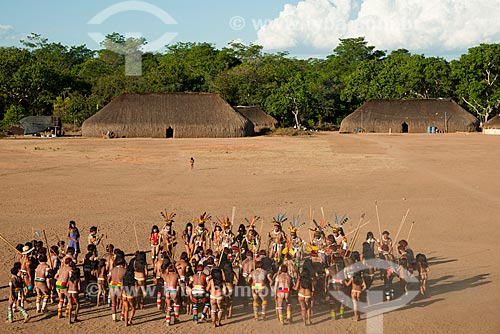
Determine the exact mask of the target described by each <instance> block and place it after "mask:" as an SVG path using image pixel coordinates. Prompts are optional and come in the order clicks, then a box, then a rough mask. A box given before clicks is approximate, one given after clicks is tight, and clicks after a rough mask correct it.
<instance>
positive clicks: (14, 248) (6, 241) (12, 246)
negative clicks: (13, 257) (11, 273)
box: [0, 234, 21, 254]
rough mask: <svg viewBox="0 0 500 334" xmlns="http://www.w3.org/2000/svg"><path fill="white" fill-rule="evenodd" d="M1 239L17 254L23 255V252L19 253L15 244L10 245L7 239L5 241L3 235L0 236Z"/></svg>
mask: <svg viewBox="0 0 500 334" xmlns="http://www.w3.org/2000/svg"><path fill="white" fill-rule="evenodd" d="M0 239H1V240H2V241H3V242H5V243H6V244H7V245H9V246H10V247H11V248H12V249H13V250H15V251H16V253H19V254H21V252H20V251H18V250H17V248H16V247H15V246H14V245H13V244H11V243H10V242H9V241H8V240H7V239H5V237H4V236H3V235H1V234H0Z"/></svg>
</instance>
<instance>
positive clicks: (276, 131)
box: [269, 128, 312, 137]
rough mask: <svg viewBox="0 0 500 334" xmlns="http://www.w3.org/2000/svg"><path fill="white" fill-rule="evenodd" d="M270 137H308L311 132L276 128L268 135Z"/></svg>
mask: <svg viewBox="0 0 500 334" xmlns="http://www.w3.org/2000/svg"><path fill="white" fill-rule="evenodd" d="M269 135H270V136H292V137H295V136H310V135H312V132H310V131H303V130H297V129H294V128H276V129H274V130H273V131H271V132H270V133H269Z"/></svg>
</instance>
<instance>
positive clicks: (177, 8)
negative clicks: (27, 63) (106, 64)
mask: <svg viewBox="0 0 500 334" xmlns="http://www.w3.org/2000/svg"><path fill="white" fill-rule="evenodd" d="M120 2H121V1H116V0H111V1H110V0H99V1H95V0H90V1H88V0H87V1H61V0H50V1H40V0H38V1H34V0H20V1H8V2H4V3H3V4H2V10H1V12H0V26H2V27H4V29H3V30H4V31H3V33H0V45H2V46H11V45H19V43H18V41H19V39H21V38H22V36H26V34H29V33H30V32H36V33H39V34H41V35H42V36H44V37H46V38H49V40H50V41H55V42H61V43H63V44H65V45H79V44H87V46H89V47H90V48H97V47H98V45H97V44H96V43H95V42H94V41H93V40H92V39H91V38H90V37H89V36H88V33H89V32H102V33H103V34H107V33H111V32H115V31H116V32H119V33H123V34H124V33H126V32H141V33H142V34H143V35H144V36H145V37H146V38H147V40H149V41H153V40H155V39H157V38H158V37H160V36H161V35H162V33H164V32H175V33H177V34H178V35H177V37H176V38H175V39H174V40H173V42H188V41H196V42H211V43H215V44H216V45H217V46H218V47H223V46H225V45H227V43H228V42H229V41H231V40H242V41H244V42H246V43H248V42H254V41H255V40H256V38H257V34H256V30H255V29H254V28H253V23H252V22H253V20H256V22H258V20H262V22H264V20H270V19H273V18H275V17H277V16H278V15H279V13H280V11H281V10H282V9H283V6H284V4H285V3H293V1H285V0H272V1H269V0H254V1H235V0H217V1H210V0H203V1H194V0H170V1H166V0H163V1H160V0H148V1H147V3H150V4H153V5H155V6H157V7H159V8H161V9H162V10H164V11H165V12H167V13H168V14H170V16H172V17H173V18H174V19H175V20H176V21H177V24H176V25H165V24H163V22H162V21H161V20H160V19H158V18H156V17H155V16H153V15H151V14H149V13H143V12H139V11H129V12H123V13H119V14H117V15H115V16H112V17H110V18H109V19H107V20H106V21H105V22H104V23H103V24H101V25H99V26H93V25H89V24H87V22H88V21H89V20H90V19H91V18H92V17H94V16H95V15H96V14H98V13H99V12H100V11H102V10H103V9H105V8H107V7H109V6H111V5H114V4H117V3H120ZM122 2H124V1H122ZM233 17H243V18H244V19H245V25H244V26H242V25H241V23H238V22H240V21H238V20H236V21H234V20H233V21H234V22H236V23H233V24H236V26H235V27H236V29H237V30H235V29H232V28H231V26H230V25H231V22H233V21H231V18H233ZM246 21H248V22H246ZM238 24H239V25H238Z"/></svg>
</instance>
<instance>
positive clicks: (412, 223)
mask: <svg viewBox="0 0 500 334" xmlns="http://www.w3.org/2000/svg"><path fill="white" fill-rule="evenodd" d="M413 225H415V222H411V226H410V231H409V232H408V238H406V242H408V243H409V242H410V235H411V231H412V230H413Z"/></svg>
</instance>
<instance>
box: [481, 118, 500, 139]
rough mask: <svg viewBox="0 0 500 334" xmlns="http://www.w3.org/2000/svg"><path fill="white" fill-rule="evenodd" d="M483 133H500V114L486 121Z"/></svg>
mask: <svg viewBox="0 0 500 334" xmlns="http://www.w3.org/2000/svg"><path fill="white" fill-rule="evenodd" d="M482 128H483V133H485V134H487V135H500V115H496V116H495V117H493V118H492V119H490V120H489V121H488V122H486V123H484V124H483V126H482Z"/></svg>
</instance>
